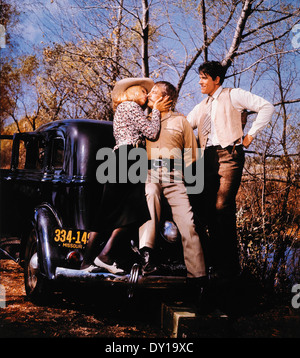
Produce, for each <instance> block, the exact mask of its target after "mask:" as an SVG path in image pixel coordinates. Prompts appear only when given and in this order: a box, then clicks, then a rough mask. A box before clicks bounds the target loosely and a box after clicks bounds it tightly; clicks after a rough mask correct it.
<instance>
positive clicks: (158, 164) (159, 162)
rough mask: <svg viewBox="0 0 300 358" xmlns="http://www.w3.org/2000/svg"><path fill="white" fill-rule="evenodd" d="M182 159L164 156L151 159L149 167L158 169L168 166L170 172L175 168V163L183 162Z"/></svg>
mask: <svg viewBox="0 0 300 358" xmlns="http://www.w3.org/2000/svg"><path fill="white" fill-rule="evenodd" d="M181 162H182V160H181V159H177V160H176V161H175V159H172V158H171V159H170V158H162V159H151V160H148V169H154V170H157V169H158V168H167V169H168V171H169V172H171V171H172V170H173V169H174V165H175V163H176V164H179V163H181Z"/></svg>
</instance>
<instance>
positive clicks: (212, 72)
mask: <svg viewBox="0 0 300 358" xmlns="http://www.w3.org/2000/svg"><path fill="white" fill-rule="evenodd" d="M198 71H199V74H200V73H203V74H205V75H209V76H210V77H211V78H212V79H213V80H215V79H216V78H217V76H219V77H220V84H222V83H223V82H224V79H225V73H226V72H225V68H224V67H223V66H222V65H221V63H220V62H218V61H207V62H204V63H202V65H200V66H199V69H198Z"/></svg>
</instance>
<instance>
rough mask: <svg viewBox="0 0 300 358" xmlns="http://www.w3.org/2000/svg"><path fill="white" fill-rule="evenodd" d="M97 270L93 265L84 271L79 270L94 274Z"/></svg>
mask: <svg viewBox="0 0 300 358" xmlns="http://www.w3.org/2000/svg"><path fill="white" fill-rule="evenodd" d="M97 270H98V271H99V267H98V266H95V265H90V266H88V267H86V268H84V269H80V271H84V272H95V271H97Z"/></svg>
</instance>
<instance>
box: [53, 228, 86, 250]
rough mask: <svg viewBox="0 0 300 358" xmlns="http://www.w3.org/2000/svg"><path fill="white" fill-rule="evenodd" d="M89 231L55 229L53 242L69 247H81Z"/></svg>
mask: <svg viewBox="0 0 300 358" xmlns="http://www.w3.org/2000/svg"><path fill="white" fill-rule="evenodd" d="M89 236H90V233H89V232H88V231H84V230H76V229H61V228H60V229H55V231H54V238H53V240H54V243H55V244H57V245H59V246H62V247H66V248H69V249H83V248H84V247H85V246H86V244H87V242H88V240H89Z"/></svg>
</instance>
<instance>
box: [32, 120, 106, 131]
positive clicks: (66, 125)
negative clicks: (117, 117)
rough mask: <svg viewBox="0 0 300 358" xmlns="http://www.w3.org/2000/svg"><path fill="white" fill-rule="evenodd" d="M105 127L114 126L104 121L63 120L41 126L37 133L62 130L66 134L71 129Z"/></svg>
mask: <svg viewBox="0 0 300 358" xmlns="http://www.w3.org/2000/svg"><path fill="white" fill-rule="evenodd" d="M103 126H112V122H111V121H104V120H95V119H63V120H58V121H54V122H50V123H46V124H43V125H42V126H40V127H39V128H38V129H37V130H36V131H35V132H36V133H40V132H44V131H51V130H62V131H64V132H66V131H67V130H69V129H71V128H78V129H79V130H80V129H84V128H93V129H94V128H96V127H99V128H100V127H103Z"/></svg>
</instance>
